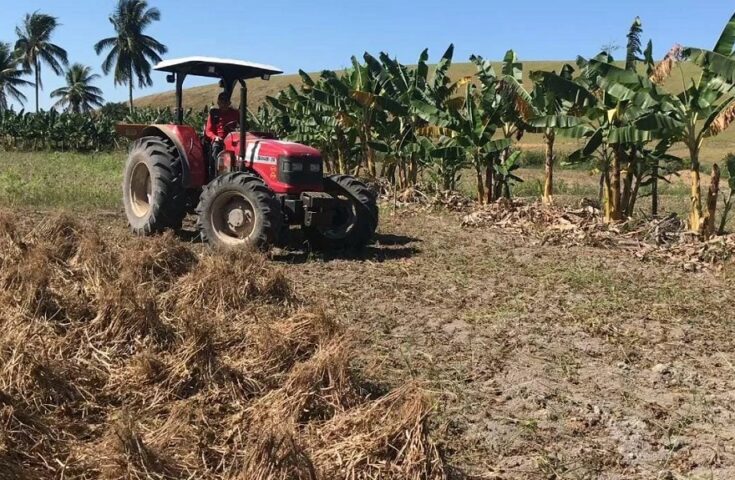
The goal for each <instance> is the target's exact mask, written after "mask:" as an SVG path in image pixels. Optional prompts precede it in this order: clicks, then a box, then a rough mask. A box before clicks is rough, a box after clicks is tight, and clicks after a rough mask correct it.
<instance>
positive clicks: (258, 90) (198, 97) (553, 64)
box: [135, 61, 697, 109]
mask: <svg viewBox="0 0 735 480" xmlns="http://www.w3.org/2000/svg"><path fill="white" fill-rule="evenodd" d="M565 63H571V64H574V62H564V61H531V62H523V69H524V71H525V72H526V73H528V72H531V71H534V70H544V71H552V70H555V71H557V72H558V71H559V70H561V67H562V66H563V65H564V64H565ZM494 66H495V68H496V70H497V71H500V66H501V64H500V62H498V63H495V64H494ZM682 67H683V69H684V77H685V78H686V79H687V80H688V79H689V78H691V77H692V76H693V75H694V74H695V73H696V72H697V69H696V67H694V66H693V65H690V64H684V65H682ZM475 71H476V70H475V66H474V65H473V64H471V63H457V64H454V65H452V67H451V69H450V71H449V72H450V75H451V76H452V78H454V79H457V78H461V77H465V76H468V75H473V74H474V73H475ZM312 76H314V77H315V78H316V77H318V76H319V73H314V74H312ZM527 77H528V75H526V79H525V81H524V84H525V86H526V87H530V81H529V80H528V78H527ZM300 83H301V78H300V77H299V75H297V74H293V75H276V76H274V77H272V78H271V79H270V80H269V81H264V80H259V79H257V80H251V81H249V82H248V103H249V105H250V107H251V108H253V107H255V108H257V106H258V105H260V104H261V103H263V102H264V101H265V97H266V96H268V95H277V94H278V92H280V91H281V90H283V89H284V88H286V87H287V86H289V85H299V84H300ZM666 88H670V89H672V90H673V91H677V90H681V75H673V76H672V77H671V78H670V79H669V80H668V83H667V85H666ZM219 91H220V87H219V86H218V85H217V84H216V83H214V84H212V85H204V86H201V87H193V88H188V89H185V90H184V105H185V106H186V107H187V108H194V109H200V108H203V107H204V106H206V105H212V104H214V102H215V99H216V98H217V93H218V92H219ZM239 101H240V93H239V89H238V90H237V91H236V92H235V94H234V95H233V103H234V104H237V102H239ZM135 104H136V106H140V107H165V106H173V105H174V104H175V97H174V91H173V90H171V91H168V92H164V93H157V94H154V95H148V96H145V97H141V98H139V99H136V100H135Z"/></svg>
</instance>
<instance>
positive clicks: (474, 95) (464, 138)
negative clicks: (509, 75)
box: [411, 82, 521, 203]
mask: <svg viewBox="0 0 735 480" xmlns="http://www.w3.org/2000/svg"><path fill="white" fill-rule="evenodd" d="M411 106H412V108H413V110H414V111H415V112H416V114H417V115H418V116H420V117H421V118H423V119H424V120H425V121H426V122H428V123H429V124H430V130H432V131H433V132H435V133H437V132H438V133H440V134H441V137H442V143H443V145H442V146H441V147H438V148H436V149H435V150H434V151H433V152H432V155H433V156H434V158H449V159H454V160H458V161H459V162H460V163H461V164H466V165H471V166H472V167H473V168H474V170H475V174H476V178H477V196H478V201H479V202H481V203H484V202H486V201H488V200H489V199H495V198H497V197H499V193H500V192H497V191H495V189H496V186H497V185H498V184H497V183H495V182H494V181H491V182H487V180H488V179H487V178H483V171H484V170H485V171H486V170H487V169H488V168H493V166H495V165H494V163H493V162H494V159H495V158H496V156H497V154H498V152H500V151H502V150H504V149H506V148H507V147H508V146H510V145H511V141H510V140H509V139H507V138H501V139H493V137H494V136H495V133H496V131H497V130H498V128H499V126H500V125H501V124H502V118H501V114H502V112H501V111H500V110H496V109H494V105H493V103H492V102H490V101H488V97H486V96H485V95H479V94H478V92H477V87H476V86H475V85H474V84H473V83H472V82H467V83H466V86H465V97H464V104H463V105H462V107H461V108H450V109H447V110H442V109H439V108H437V107H436V106H434V105H431V104H429V103H427V102H426V101H424V100H413V101H412V102H411ZM516 159H517V156H516V158H515V159H513V162H515V160H516ZM489 166H490V167H489ZM500 168H502V167H499V168H498V170H499V171H498V172H497V173H499V174H501V175H504V179H503V181H502V182H501V183H500V185H501V187H502V192H503V193H504V194H505V195H508V196H510V187H511V184H512V182H514V181H521V179H520V178H519V177H517V176H516V175H514V174H513V173H512V172H513V171H514V170H515V168H514V167H513V164H512V163H511V164H509V165H508V168H506V169H503V170H500ZM490 180H493V179H490ZM486 192H487V194H486Z"/></svg>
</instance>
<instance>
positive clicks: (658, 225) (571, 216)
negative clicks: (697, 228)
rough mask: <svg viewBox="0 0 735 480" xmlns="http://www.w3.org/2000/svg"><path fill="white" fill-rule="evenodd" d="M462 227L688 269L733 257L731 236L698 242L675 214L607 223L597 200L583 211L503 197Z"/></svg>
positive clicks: (586, 203)
mask: <svg viewBox="0 0 735 480" xmlns="http://www.w3.org/2000/svg"><path fill="white" fill-rule="evenodd" d="M462 226H463V227H466V228H482V227H497V228H502V229H505V230H510V231H513V232H515V233H518V234H520V235H523V236H530V237H531V238H534V239H535V242H536V243H538V244H544V245H560V246H572V245H579V246H593V247H601V248H621V249H626V250H631V251H633V253H634V255H635V256H636V257H638V258H640V259H641V260H659V261H667V262H672V263H675V264H678V265H681V267H682V268H684V269H685V270H687V271H697V270H702V269H710V268H721V267H722V266H723V264H724V263H725V262H728V261H732V259H733V258H735V235H733V234H730V235H722V236H719V237H715V238H714V239H712V240H709V241H704V242H702V241H699V239H698V238H697V236H696V235H695V234H692V233H691V232H688V231H687V230H686V225H685V222H684V221H683V220H681V219H680V218H679V217H678V216H677V215H676V214H670V215H669V216H666V217H664V218H634V219H629V220H627V221H625V222H622V223H617V224H610V223H605V222H604V221H603V215H602V213H601V211H600V210H599V209H598V208H597V207H596V205H595V202H594V201H590V200H585V199H583V200H582V201H581V202H580V207H579V208H562V207H553V206H545V205H542V204H540V203H538V202H536V203H524V202H522V201H517V200H507V199H502V200H500V201H498V202H495V203H492V204H489V205H483V206H479V207H478V208H476V209H475V210H474V211H473V212H471V213H469V214H467V215H465V216H464V217H462Z"/></svg>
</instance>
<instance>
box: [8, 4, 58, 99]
mask: <svg viewBox="0 0 735 480" xmlns="http://www.w3.org/2000/svg"><path fill="white" fill-rule="evenodd" d="M58 26H59V23H58V21H57V19H56V17H52V16H50V15H46V14H44V13H39V12H38V11H36V12H33V13H28V14H26V16H25V19H24V20H23V25H22V26H20V27H16V28H15V34H16V35H17V36H18V41H17V42H16V43H15V50H16V51H17V52H18V54H19V55H20V56H21V60H22V62H23V67H24V68H25V69H26V71H28V72H30V71H33V72H34V74H35V78H36V81H35V84H36V112H38V91H39V89H41V88H43V84H42V83H41V63H42V62H43V63H45V64H46V65H48V66H49V67H51V70H53V71H54V73H55V74H56V75H61V74H62V73H63V72H64V69H63V66H66V65H68V64H69V61H68V60H67V57H66V50H64V49H63V48H61V47H59V46H58V45H55V44H53V43H51V35H52V34H53V33H54V30H55V29H56V27H58Z"/></svg>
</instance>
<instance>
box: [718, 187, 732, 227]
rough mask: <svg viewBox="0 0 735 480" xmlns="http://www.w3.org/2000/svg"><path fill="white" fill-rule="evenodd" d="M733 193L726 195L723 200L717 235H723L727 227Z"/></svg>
mask: <svg viewBox="0 0 735 480" xmlns="http://www.w3.org/2000/svg"><path fill="white" fill-rule="evenodd" d="M732 197H733V191H732V190H730V192H729V193H728V194H727V199H725V207H724V208H723V209H722V217H720V227H719V228H718V229H717V235H724V234H725V227H727V217H728V216H730V208H731V207H732V200H733V198H732Z"/></svg>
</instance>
